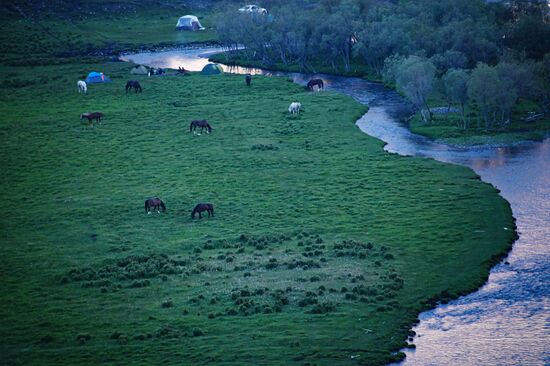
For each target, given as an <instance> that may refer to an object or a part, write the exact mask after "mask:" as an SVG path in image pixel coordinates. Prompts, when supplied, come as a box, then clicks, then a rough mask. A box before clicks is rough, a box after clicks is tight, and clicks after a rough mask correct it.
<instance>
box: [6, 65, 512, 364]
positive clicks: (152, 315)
mask: <svg viewBox="0 0 550 366" xmlns="http://www.w3.org/2000/svg"><path fill="white" fill-rule="evenodd" d="M130 68H131V65H128V64H123V63H102V64H69V65H60V66H49V67H35V68H34V69H32V70H31V69H29V68H13V67H12V68H2V69H1V70H0V72H1V75H2V77H3V78H6V77H7V75H12V74H14V73H16V74H18V75H19V76H20V77H21V79H25V80H28V81H29V85H28V86H24V85H19V86H17V87H10V88H4V89H2V90H0V93H1V94H2V103H1V104H0V109H1V110H2V116H4V117H2V118H1V119H0V123H1V125H2V127H3V131H4V132H3V134H5V136H9V139H8V138H6V139H5V143H4V144H3V145H2V147H1V148H0V149H1V156H2V157H3V166H5V167H6V169H8V170H9V171H10V172H11V173H10V175H9V176H4V177H3V178H2V180H1V181H0V184H1V186H2V196H3V199H8V197H9V199H10V200H16V201H17V202H20V209H19V210H18V211H15V212H12V213H10V215H9V216H4V217H3V218H2V219H1V220H2V222H1V224H2V227H4V228H5V232H6V233H8V234H7V236H6V238H5V255H4V256H3V260H2V262H1V266H2V270H3V272H4V273H6V276H5V283H6V286H5V291H3V293H2V295H1V302H2V304H3V305H4V306H3V308H2V317H0V318H1V319H2V320H1V321H0V322H1V326H0V329H2V337H3V339H4V343H3V345H2V346H1V348H2V349H1V351H2V354H3V355H5V357H6V359H7V360H8V362H15V361H16V360H17V362H22V363H27V364H28V363H33V362H38V360H40V362H41V363H42V364H54V363H55V364H74V363H84V362H90V363H98V362H105V361H108V362H112V363H160V362H163V363H168V364H178V363H181V362H182V360H186V362H197V363H198V362H209V363H233V364H246V363H255V362H257V360H258V359H262V360H264V361H265V362H266V363H272V364H273V363H285V364H293V363H297V364H302V363H304V362H311V363H320V364H323V363H326V364H348V363H349V362H350V359H351V358H352V357H353V358H357V357H359V359H360V360H361V362H365V363H370V364H384V363H387V362H389V361H392V360H395V359H398V358H400V357H402V355H401V354H397V355H393V356H392V352H394V351H397V350H398V349H399V348H400V347H401V346H403V344H404V343H403V342H404V340H405V339H406V337H407V335H408V330H409V329H410V326H411V324H412V323H414V322H415V321H416V317H417V315H418V313H419V312H420V311H422V310H425V309H427V308H430V307H432V306H434V304H435V303H436V302H437V301H448V300H450V299H452V298H455V297H457V296H459V295H461V294H465V293H468V292H471V291H473V290H475V289H476V288H478V287H479V286H480V285H482V284H483V283H484V281H485V280H486V278H487V273H488V271H489V268H490V267H491V266H492V265H493V264H494V263H496V262H497V261H498V260H499V258H501V256H502V255H504V254H505V253H506V252H507V251H508V250H509V249H510V247H511V243H512V241H513V239H514V230H513V229H514V224H513V220H512V216H511V212H510V208H509V206H508V204H507V202H506V201H504V200H503V199H502V198H501V197H499V196H498V194H497V191H496V190H495V189H494V188H493V187H492V186H490V185H488V184H485V183H482V182H480V181H479V179H478V178H477V176H476V175H475V174H474V173H472V172H471V171H470V170H469V169H465V168H462V167H457V166H452V165H447V164H441V163H437V162H434V161H431V160H426V159H417V158H403V157H399V156H397V155H388V154H387V153H384V152H383V150H382V143H381V142H380V141H378V140H376V139H373V138H370V137H367V136H365V135H364V134H362V133H361V132H360V131H359V130H358V129H356V128H354V127H353V122H354V121H355V120H356V119H357V118H358V117H359V116H360V115H361V114H363V113H364V112H365V107H364V106H361V105H359V104H358V103H356V102H354V101H353V100H352V99H351V98H349V97H345V96H341V95H338V94H334V93H330V92H327V93H321V94H320V93H306V92H304V91H303V88H301V87H299V86H297V85H295V84H291V83H287V82H286V81H284V80H281V79H278V78H268V77H259V76H257V77H254V81H253V86H252V88H246V87H245V86H244V82H243V79H242V76H233V75H224V76H212V77H203V76H200V75H198V74H193V75H192V76H186V77H182V76H173V77H151V78H148V77H139V76H135V75H132V78H138V79H139V80H140V82H141V83H142V86H143V88H144V92H143V94H128V95H126V94H125V93H124V88H123V87H124V82H125V81H126V79H128V78H129V77H130V74H129V70H130ZM89 70H99V71H103V72H105V73H106V74H107V75H109V76H110V77H111V78H112V80H113V83H112V84H105V85H90V89H89V94H88V95H87V96H84V95H81V94H78V93H76V91H75V90H74V89H75V86H74V82H75V80H77V79H79V78H80V77H81V76H82V75H83V74H85V73H86V72H87V71H89ZM42 75H56V77H55V78H53V77H52V78H48V79H47V80H40V77H41V76H42ZM31 81H33V82H32V83H31ZM227 90H231V91H232V92H231V93H228V92H227ZM236 91H238V92H236ZM182 93H183V94H182ZM293 100H299V101H300V102H301V103H302V105H303V109H304V110H303V113H302V114H301V115H300V116H299V117H290V116H288V115H287V113H286V108H287V107H288V104H289V102H290V101H293ZM92 110H100V111H102V112H104V113H105V118H104V121H103V125H101V126H96V127H94V128H93V129H92V128H90V127H88V126H86V125H82V124H80V122H79V120H78V117H75V116H78V115H79V114H80V113H82V112H84V111H92ZM7 116H9V117H7ZM259 116H261V118H259ZM202 118H206V119H208V120H209V121H210V122H211V123H212V124H213V126H214V133H213V134H212V135H202V136H194V135H191V134H189V133H188V132H187V128H188V122H189V121H190V120H191V119H202ZM152 195H158V196H160V197H161V198H162V199H164V200H165V202H166V203H167V206H168V211H167V213H166V214H163V215H157V214H155V215H153V216H147V215H145V214H144V213H143V212H142V211H143V207H142V202H143V200H144V199H145V198H147V197H149V196H152ZM346 197H353V199H347V198H346ZM200 201H210V202H213V203H214V204H215V206H216V216H215V218H211V219H202V220H201V221H198V220H195V221H193V220H191V219H190V218H189V210H190V209H191V208H192V206H193V205H194V204H195V203H197V202H200ZM503 228H506V229H503ZM480 243H483V245H480ZM92 314H101V317H97V316H95V315H92ZM104 319H106V320H107V321H104ZM29 345H32V346H29ZM236 349H238V350H239V352H238V353H237V352H235V351H234V350H236ZM98 350H101V351H98ZM153 350H154V351H153Z"/></svg>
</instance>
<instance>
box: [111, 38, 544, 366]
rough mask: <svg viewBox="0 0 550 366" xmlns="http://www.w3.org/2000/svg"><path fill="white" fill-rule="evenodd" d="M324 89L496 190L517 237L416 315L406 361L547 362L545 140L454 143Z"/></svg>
mask: <svg viewBox="0 0 550 366" xmlns="http://www.w3.org/2000/svg"><path fill="white" fill-rule="evenodd" d="M220 51H222V50H221V49H210V48H208V49H207V48H203V49H188V50H170V51H161V52H144V53H139V54H133V55H124V56H122V57H121V59H122V60H124V61H133V62H135V63H139V64H146V65H150V66H155V67H169V68H177V67H178V66H184V67H185V68H186V69H187V70H191V71H200V70H201V69H202V67H203V66H204V65H205V64H206V63H207V62H208V61H207V57H208V55H210V54H212V53H216V52H220ZM222 67H223V68H224V70H225V71H226V72H231V73H238V74H244V73H251V74H262V75H268V76H286V77H292V78H293V80H294V81H295V82H297V83H300V84H305V83H306V81H307V80H309V79H310V78H312V77H313V76H314V75H305V74H300V73H282V72H272V71H267V70H262V69H250V68H243V67H231V66H225V65H222ZM315 77H320V78H322V79H323V80H324V81H325V86H326V89H327V90H334V91H337V92H341V93H344V94H347V95H350V96H352V97H353V98H355V99H356V100H357V101H359V102H361V103H364V104H367V105H369V107H370V109H369V111H368V112H367V113H366V114H365V115H364V116H362V117H361V118H360V119H359V120H358V121H357V126H358V127H359V128H360V129H361V130H362V131H363V132H365V133H367V134H369V135H371V136H374V137H376V138H378V139H381V140H382V141H385V142H386V143H387V144H386V146H385V150H387V151H389V152H393V153H398V154H401V155H414V156H422V157H429V158H433V159H436V160H440V161H443V162H448V163H453V164H460V165H465V166H468V167H470V168H472V169H473V170H474V171H475V172H476V173H477V174H479V175H480V176H481V178H482V179H483V180H484V181H486V182H489V183H491V184H493V185H494V186H495V187H497V188H498V189H500V190H501V195H502V196H503V197H504V198H506V199H507V200H508V201H509V202H510V204H511V206H512V211H513V214H514V217H515V218H516V220H517V221H516V224H517V230H518V232H519V239H518V240H517V241H516V243H515V244H514V247H513V249H512V251H511V252H510V254H509V256H508V258H506V260H505V261H504V262H503V263H501V264H498V265H497V266H495V267H494V268H493V269H492V271H491V273H490V276H489V280H488V282H487V284H485V285H484V286H483V287H482V288H481V289H479V290H478V291H476V292H474V293H472V294H470V295H467V296H463V297H461V298H459V299H457V300H455V301H452V302H450V303H449V304H446V305H441V306H438V307H437V308H435V309H434V310H431V311H427V312H424V313H422V314H420V323H419V324H418V325H417V326H416V327H415V328H414V330H415V331H416V333H417V335H416V337H415V338H414V340H413V341H412V343H414V344H415V345H416V349H414V350H405V353H406V355H407V357H406V359H405V361H404V362H402V364H404V365H550V288H549V284H550V139H549V138H547V139H546V140H544V141H543V142H539V143H534V142H532V143H523V144H518V145H514V146H509V147H472V148H459V147H451V146H448V145H445V144H439V143H435V142H432V141H429V140H428V139H426V138H424V137H422V136H418V135H415V134H413V133H411V132H410V131H409V130H408V129H407V128H406V127H405V126H403V125H402V124H401V123H400V122H399V120H400V118H401V117H404V116H406V115H408V114H410V107H409V106H408V104H407V103H406V101H404V100H403V98H401V97H400V96H399V95H398V94H397V93H395V92H394V91H392V90H389V89H387V88H385V87H383V86H382V85H380V84H377V83H371V82H368V81H365V80H362V79H359V78H347V77H341V76H333V75H320V74H318V75H315Z"/></svg>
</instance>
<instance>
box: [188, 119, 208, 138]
mask: <svg viewBox="0 0 550 366" xmlns="http://www.w3.org/2000/svg"><path fill="white" fill-rule="evenodd" d="M197 127H200V128H201V132H200V133H202V131H203V130H204V129H205V128H206V133H210V132H212V126H210V124H208V121H207V120H205V119H203V120H200V121H191V124H190V125H189V132H193V133H195V134H196V133H197Z"/></svg>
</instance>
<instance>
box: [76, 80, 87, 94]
mask: <svg viewBox="0 0 550 366" xmlns="http://www.w3.org/2000/svg"><path fill="white" fill-rule="evenodd" d="M76 87H77V88H78V92H79V93H84V94H87V93H88V86H87V85H86V82H85V81H84V80H78V81H77V82H76Z"/></svg>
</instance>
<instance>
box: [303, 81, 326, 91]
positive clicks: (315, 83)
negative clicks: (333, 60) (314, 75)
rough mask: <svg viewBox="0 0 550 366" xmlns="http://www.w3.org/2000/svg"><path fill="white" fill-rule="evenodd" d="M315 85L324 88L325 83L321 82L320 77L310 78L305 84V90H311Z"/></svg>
mask: <svg viewBox="0 0 550 366" xmlns="http://www.w3.org/2000/svg"><path fill="white" fill-rule="evenodd" d="M316 85H317V86H318V87H319V90H320V89H324V88H325V83H323V80H322V79H311V80H310V81H309V82H308V83H307V85H306V90H311V91H313V87H314V86H316Z"/></svg>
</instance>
